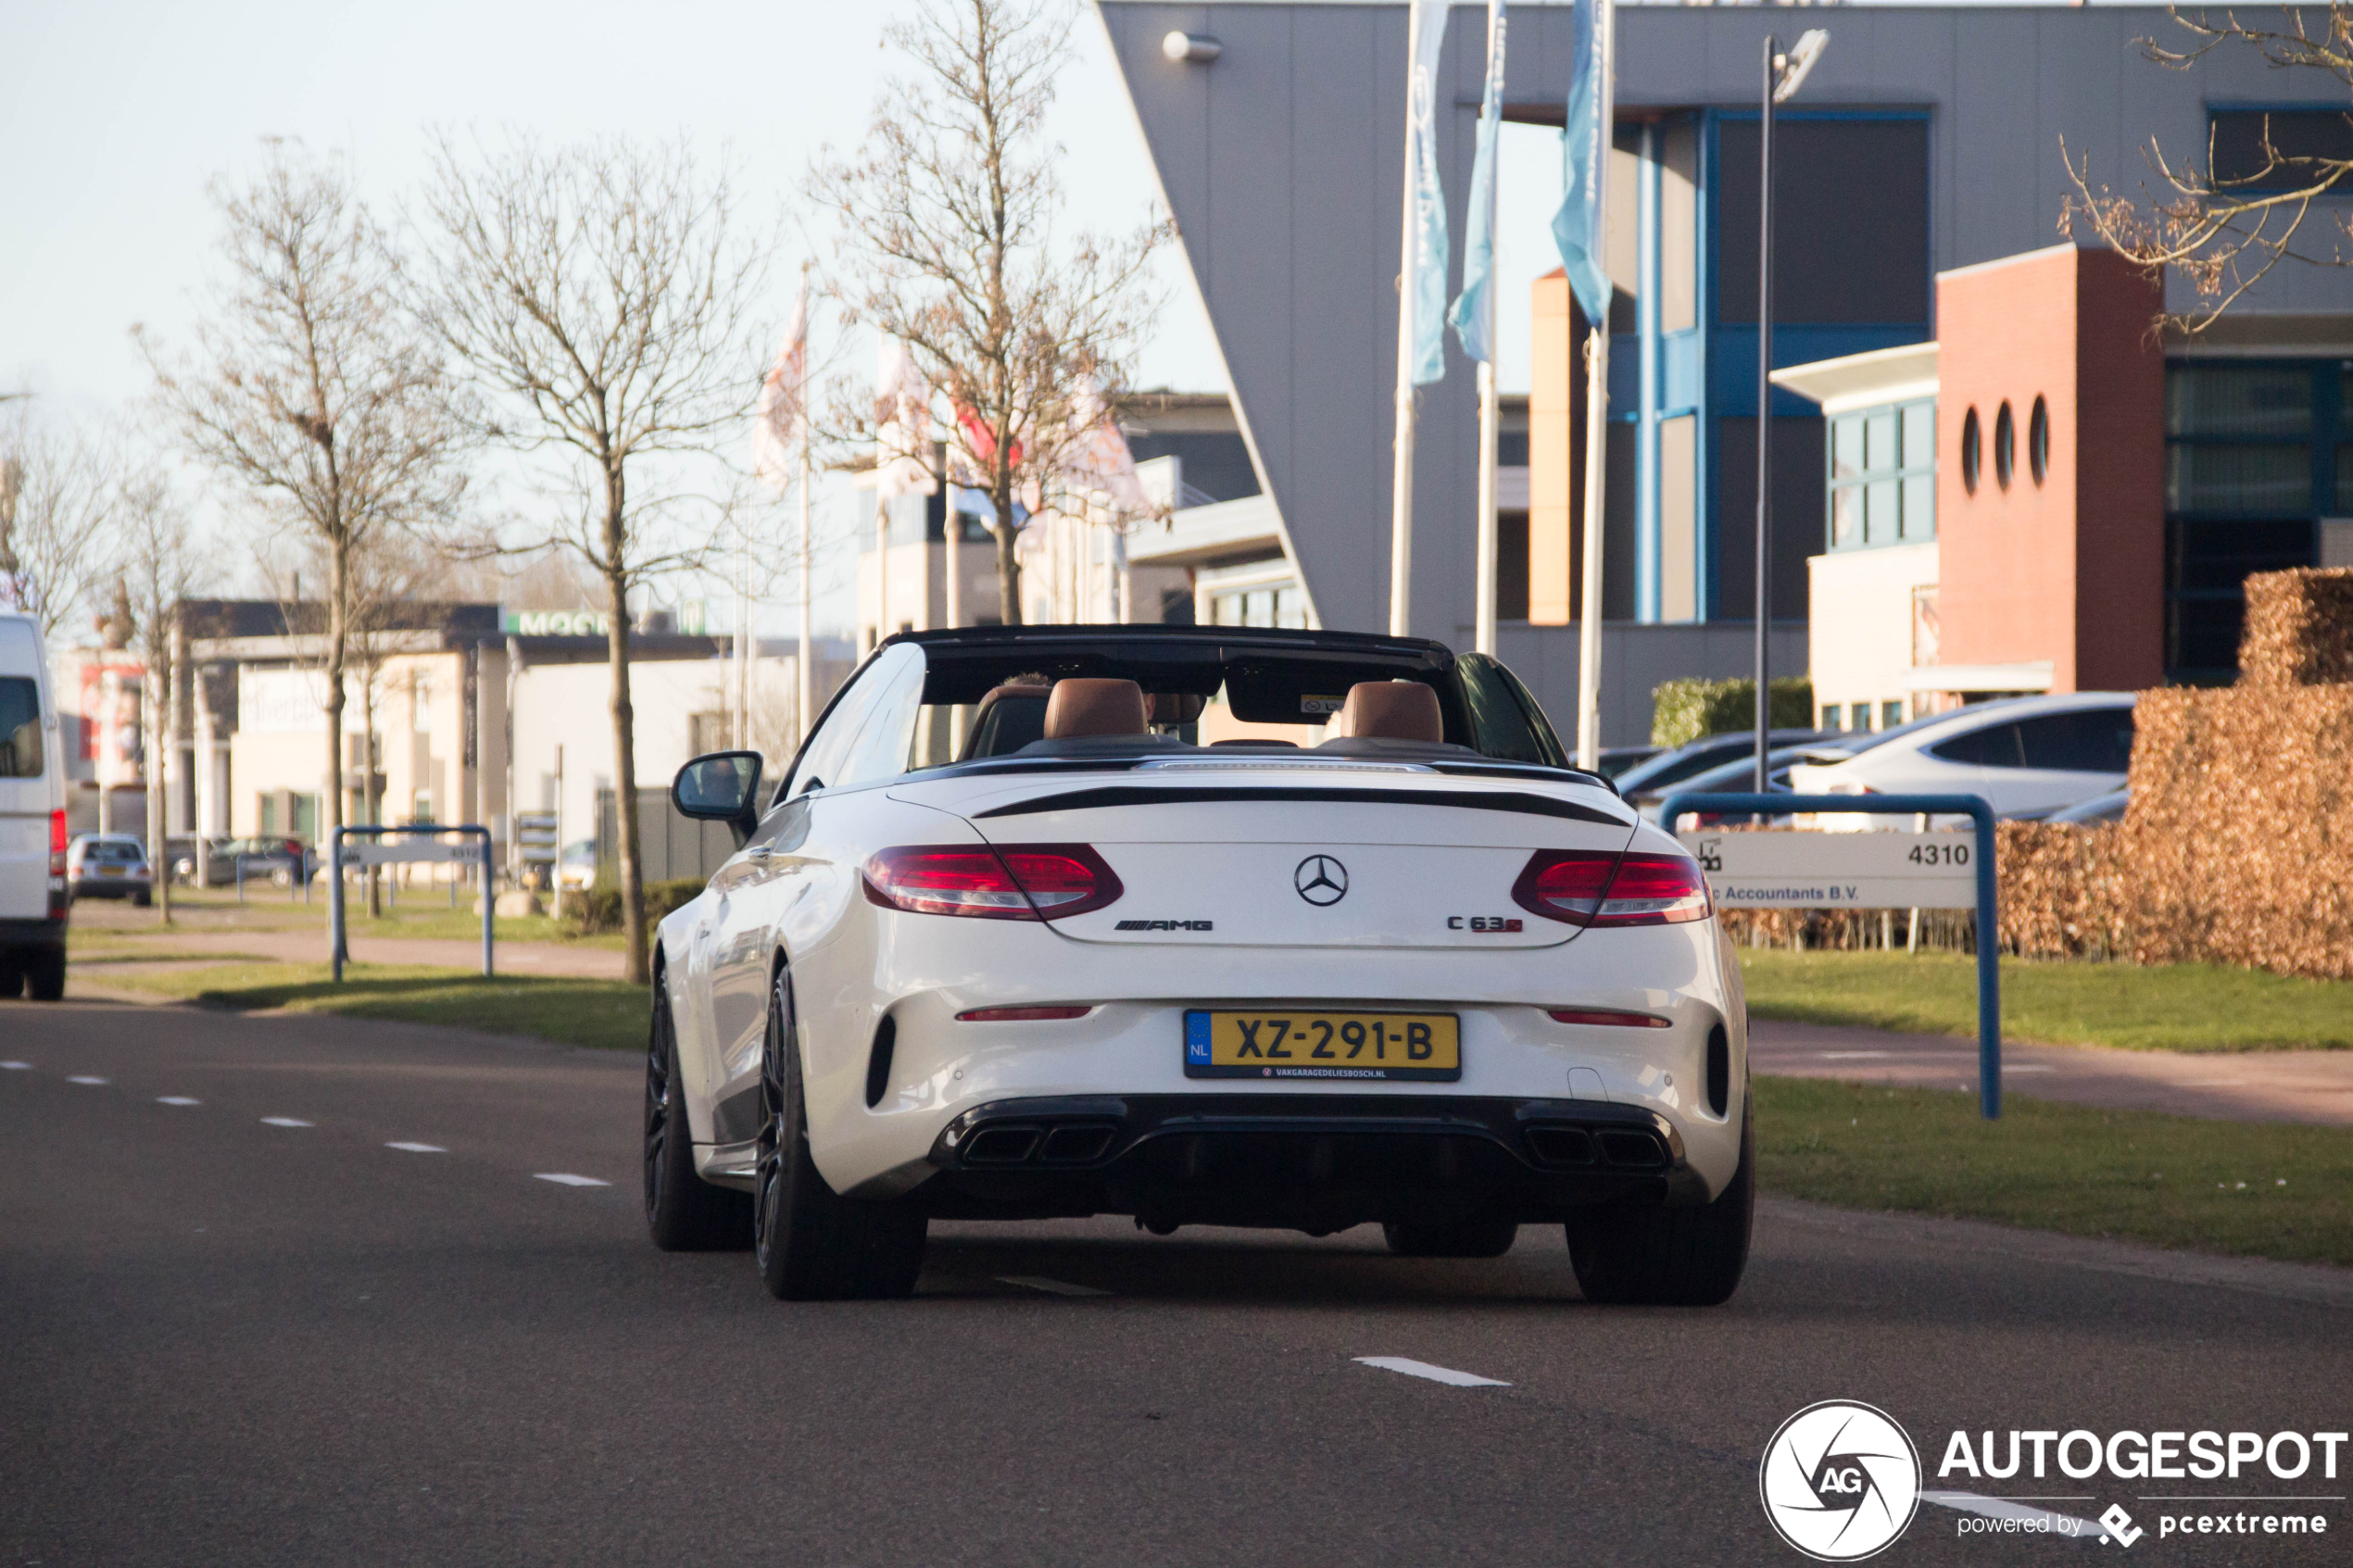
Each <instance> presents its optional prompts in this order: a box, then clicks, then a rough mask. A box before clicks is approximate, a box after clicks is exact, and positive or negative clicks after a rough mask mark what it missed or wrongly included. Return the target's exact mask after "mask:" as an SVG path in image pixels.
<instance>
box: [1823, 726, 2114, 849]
mask: <svg viewBox="0 0 2353 1568" xmlns="http://www.w3.org/2000/svg"><path fill="white" fill-rule="evenodd" d="M2135 700H2136V699H2135V697H2134V696H2133V693H2131V692H2069V693H2065V694H2063V695H2060V696H2031V697H2013V698H2010V699H2008V700H2006V701H2001V702H1987V703H1979V704H1975V705H1973V706H1971V707H1969V708H1964V709H1961V710H1960V711H1959V712H1957V713H1942V714H1937V715H1934V716H1932V717H1931V718H1928V719H1924V720H1915V721H1913V722H1912V723H1910V724H1908V725H1906V726H1904V728H1903V729H1902V730H1901V731H1900V732H1898V731H1889V732H1888V733H1887V734H1884V735H1881V736H1877V737H1873V738H1874V740H1875V742H1876V744H1874V745H1872V746H1868V747H1865V748H1862V749H1860V750H1859V751H1857V752H1856V754H1855V755H1854V756H1851V757H1849V758H1847V759H1845V760H1843V761H1840V762H1831V763H1822V764H1806V765H1801V766H1799V767H1797V768H1795V769H1793V770H1792V771H1791V774H1790V783H1791V784H1792V786H1793V787H1794V788H1795V789H1796V790H1797V792H1798V793H1799V794H1801V795H1896V794H1918V795H1976V796H1982V797H1984V798H1985V800H1986V801H1987V802H1988V803H1989V804H1990V805H1991V806H1992V807H1993V808H1994V815H1995V816H1997V817H2023V816H2035V815H2046V814H2048V813H2050V812H2052V811H2056V810H2058V809H2062V808H2065V807H2069V806H2073V805H2077V804H2079V803H2080V802H2082V801H2086V800H2090V799H2091V798H2093V797H2095V796H2101V795H2108V794H2112V793H2114V792H2115V791H2117V790H2119V789H2121V788H2123V787H2124V778H2125V773H2126V771H2127V770H2128V769H2129V768H2130V767H2131V765H2132V760H2133V704H2134V702H2135ZM1875 824H1876V825H1881V826H1888V825H1894V824H1893V823H1890V822H1887V821H1886V819H1883V818H1882V819H1874V818H1871V817H1868V816H1831V817H1825V818H1824V819H1823V822H1822V825H1823V826H1824V827H1826V828H1834V829H1850V830H1859V829H1866V828H1869V827H1871V826H1873V825H1875Z"/></svg>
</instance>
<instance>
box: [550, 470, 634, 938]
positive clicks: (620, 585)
mask: <svg viewBox="0 0 2353 1568" xmlns="http://www.w3.org/2000/svg"><path fill="white" fill-rule="evenodd" d="M607 494H608V495H610V502H609V504H608V507H607V510H606V513H605V552H606V553H605V561H606V570H605V593H606V596H607V597H608V598H610V600H611V602H612V633H611V635H610V641H609V645H608V646H610V648H611V650H612V784H613V823H614V827H615V828H616V830H617V832H618V836H619V838H620V841H621V842H620V846H619V848H620V853H621V930H622V939H623V947H624V948H625V952H624V954H623V966H624V967H623V971H622V977H623V979H625V980H627V981H628V982H629V983H630V984H631V985H644V984H646V981H647V979H648V971H647V963H646V878H645V872H644V869H643V868H642V867H641V866H640V865H639V864H638V860H637V713H636V709H635V708H634V707H633V706H632V705H631V703H630V700H629V580H628V579H627V578H626V577H624V576H623V575H622V573H621V571H620V570H619V567H620V562H621V560H622V537H621V518H622V512H621V482H620V479H619V478H618V476H616V477H615V478H614V479H612V480H611V481H610V482H609V483H608V486H607ZM556 874H557V875H558V876H559V877H560V876H561V875H562V874H563V871H562V865H561V862H560V861H559V862H558V866H557V873H556Z"/></svg>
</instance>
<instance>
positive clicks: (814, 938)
mask: <svg viewBox="0 0 2353 1568" xmlns="http://www.w3.org/2000/svg"><path fill="white" fill-rule="evenodd" d="M673 799H674V800H675V802H676V804H677V806H678V809H680V810H681V811H683V812H685V813H686V814H687V815H688V816H692V817H699V818H705V819H714V820H719V821H724V822H731V823H733V824H734V825H735V827H736V831H737V833H738V834H739V835H740V837H741V847H740V849H739V850H738V851H737V852H736V854H735V855H734V856H733V857H732V858H731V859H728V860H727V862H726V863H725V864H724V866H723V867H722V868H721V869H720V871H719V872H718V874H717V875H715V876H713V877H712V878H711V885H710V887H709V888H708V889H707V890H706V891H705V892H704V893H703V894H702V895H701V896H700V897H698V898H697V899H696V900H695V901H694V902H693V903H691V904H688V905H687V906H686V907H685V908H684V909H679V910H678V911H676V912H675V913H673V915H671V916H670V917H669V918H668V919H666V920H664V921H663V922H661V931H660V941H659V943H658V945H657V948H656V952H655V965H654V974H653V1024H652V1033H651V1047H650V1049H649V1051H648V1058H647V1073H646V1120H645V1177H646V1214H647V1219H648V1223H649V1224H650V1226H651V1228H652V1232H653V1236H654V1240H655V1242H656V1244H657V1245H659V1246H661V1247H663V1248H708V1247H722V1246H728V1245H740V1241H741V1238H742V1237H743V1236H744V1235H745V1233H747V1232H749V1236H750V1239H751V1242H752V1246H753V1249H754V1252H755V1255H756V1256H757V1258H758V1261H759V1266H760V1272H761V1277H762V1279H763V1280H764V1281H765V1282H766V1284H767V1286H768V1288H769V1289H770V1290H772V1291H773V1292H774V1293H775V1294H776V1295H778V1296H780V1297H786V1298H826V1297H831V1298H839V1297H859V1296H891V1295H904V1294H906V1293H907V1292H908V1291H910V1290H912V1288H913V1286H914V1282H915V1277H916V1274H917V1273H918V1271H919V1270H920V1268H921V1266H922V1261H923V1249H924V1236H925V1225H926V1223H927V1222H928V1221H929V1220H930V1219H931V1218H933V1217H935V1216H937V1217H942V1218H956V1219H983V1220H986V1219H1006V1220H1022V1219H1038V1218H1047V1217H1054V1216H1072V1215H1089V1214H1126V1215H1133V1216H1134V1217H1135V1219H1136V1222H1137V1223H1138V1224H1139V1225H1141V1226H1144V1227H1146V1228H1148V1229H1150V1230H1151V1231H1154V1232H1158V1233H1162V1234H1165V1233H1167V1232H1169V1231H1173V1230H1175V1229H1176V1227H1177V1226H1179V1225H1187V1224H1202V1225H1258V1226H1279V1227H1288V1228H1294V1229H1298V1230H1302V1231H1305V1232H1307V1233H1308V1234H1310V1235H1313V1236H1322V1235H1326V1234H1328V1233H1330V1232H1334V1231H1339V1230H1344V1229H1346V1228H1348V1227H1350V1226H1352V1225H1357V1224H1365V1223H1378V1224H1380V1225H1381V1226H1382V1227H1383V1230H1384V1232H1385V1234H1386V1236H1387V1239H1388V1243H1389V1245H1390V1248H1392V1249H1394V1250H1395V1251H1397V1252H1399V1253H1402V1254H1405V1255H1408V1256H1417V1257H1492V1256H1495V1255H1497V1254H1500V1253H1502V1252H1504V1250H1505V1249H1507V1248H1509V1247H1510V1246H1511V1245H1512V1240H1513V1237H1514V1236H1515V1234H1516V1230H1517V1227H1518V1226H1520V1225H1522V1224H1532V1223H1554V1224H1562V1225H1565V1226H1566V1227H1567V1237H1568V1244H1569V1248H1570V1250H1571V1253H1572V1258H1573V1261H1574V1263H1575V1266H1576V1272H1577V1276H1578V1280H1579V1284H1580V1285H1581V1286H1582V1287H1583V1289H1584V1291H1585V1294H1586V1295H1587V1296H1588V1297H1590V1298H1594V1299H1597V1300H1606V1301H1646V1302H1683V1303H1714V1302H1718V1301H1721V1300H1723V1299H1724V1298H1726V1297H1728V1296H1730V1294H1731V1292H1732V1290H1733V1288H1734V1287H1735V1286H1737V1285H1738V1283H1739V1280H1740V1276H1741V1271H1742V1269H1743V1265H1744V1264H1745V1262H1746V1261H1747V1255H1748V1237H1749V1217H1750V1211H1751V1207H1752V1185H1753V1178H1752V1174H1751V1172H1752V1168H1753V1165H1754V1162H1755V1156H1754V1152H1753V1151H1754V1143H1755V1139H1754V1133H1753V1131H1752V1129H1751V1126H1750V1120H1749V1113H1748V1098H1749V1097H1748V1069H1747V1043H1746V1037H1745V1028H1744V1010H1743V1002H1742V991H1741V979H1740V969H1739V965H1738V963H1737V961H1736V960H1735V959H1734V956H1733V953H1732V951H1731V949H1730V946H1729V944H1728V943H1727V942H1726V940H1725V938H1724V936H1723V935H1722V933H1721V931H1720V930H1719V928H1718V922H1717V921H1716V920H1715V919H1714V909H1713V908H1712V905H1711V902H1710V899H1709V896H1708V890H1707V884H1705V881H1704V880H1702V878H1701V875H1700V871H1699V868H1698V866H1697V865H1696V864H1695V863H1694V862H1693V861H1692V859H1691V858H1690V857H1689V856H1688V855H1686V854H1685V853H1684V852H1683V851H1682V849H1681V848H1680V847H1679V846H1678V845H1677V844H1676V842H1675V840H1673V839H1672V838H1670V837H1667V836H1665V835H1664V834H1660V833H1659V832H1657V831H1656V830H1655V829H1653V828H1650V827H1647V826H1645V825H1643V824H1642V822H1641V821H1640V820H1639V819H1638V818H1637V817H1636V815H1635V813H1634V811H1633V810H1632V809H1630V808H1629V807H1628V806H1627V805H1626V804H1625V803H1624V802H1623V801H1621V800H1620V799H1619V798H1618V797H1617V794H1616V793H1615V792H1614V791H1613V790H1612V789H1611V787H1610V785H1609V784H1608V782H1607V781H1606V780H1604V779H1603V778H1601V777H1600V776H1598V775H1596V774H1592V773H1584V772H1579V771H1577V770H1575V769H1574V768H1572V767H1570V766H1569V765H1568V763H1567V759H1566V758H1565V756H1564V755H1563V753H1562V750H1561V746H1560V743H1559V741H1558V739H1557V738H1556V737H1555V735H1554V732H1553V730H1552V728H1551V726H1550V725H1548V724H1547V723H1546V722H1545V720H1544V716H1543V713H1542V710H1541V709H1540V708H1539V707H1538V705H1537V703H1536V701H1535V699H1534V698H1533V697H1532V696H1530V695H1529V693H1528V692H1527V690H1526V689H1525V688H1524V687H1523V686H1522V685H1521V684H1520V683H1519V682H1518V681H1517V680H1516V678H1515V677H1514V676H1513V675H1512V674H1511V672H1510V671H1508V670H1506V669H1504V666H1503V665H1501V664H1499V663H1497V662H1496V661H1495V660H1493V659H1487V658H1483V657H1481V656H1478V655H1476V654H1462V655H1457V654H1454V653H1452V652H1450V651H1449V650H1448V649H1446V648H1445V647H1444V646H1441V645H1440V644H1437V643H1431V642H1425V641H1420V640H1417V639H1413V638H1404V637H1381V636H1371V635H1360V634H1353V633H1329V632H1283V631H1272V630H1258V629H1254V628H1244V627H1227V626H1202V627H1190V626H1181V627H1180V626H1091V627H1089V626H1078V627H1026V628H1025V627H1014V628H996V627H984V628H973V629H964V630H958V631H952V632H919V633H905V634H902V635H900V636H897V637H893V638H891V639H890V640H889V641H888V642H887V643H885V644H884V645H883V646H881V647H880V648H879V649H877V650H876V651H875V655H874V656H873V657H872V658H870V659H867V661H866V662H865V663H864V664H863V665H862V667H861V668H860V669H859V671H858V672H857V673H856V674H855V675H854V676H853V677H851V679H850V680H849V683H848V684H846V685H845V686H844V687H843V688H842V690H841V692H840V693H839V694H838V695H837V696H836V697H835V698H834V701H833V703H832V704H831V706H830V707H829V708H828V709H826V710H825V713H824V716H823V718H822V719H820V721H818V723H817V726H816V728H815V731H814V733H813V734H812V735H811V736H810V738H809V740H808V743H807V744H806V745H805V746H802V748H801V751H800V754H799V757H797V758H796V759H794V760H793V763H792V765H791V768H790V770H789V771H788V772H787V773H786V776H785V777H784V778H783V780H781V781H780V782H775V783H774V784H763V781H762V778H761V759H760V757H759V756H758V755H757V754H755V753H751V752H728V753H721V754H717V755H713V756H709V757H700V758H697V759H695V760H694V761H692V762H690V763H688V764H687V765H686V768H685V769H684V770H682V771H680V773H679V775H678V779H677V782H676V784H675V785H674V786H673Z"/></svg>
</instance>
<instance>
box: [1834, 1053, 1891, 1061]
mask: <svg viewBox="0 0 2353 1568" xmlns="http://www.w3.org/2000/svg"><path fill="white" fill-rule="evenodd" d="M1894 1054H1895V1053H1894V1051H1824V1052H1823V1053H1822V1060H1824V1061H1860V1060H1863V1059H1864V1058H1865V1057H1881V1056H1894Z"/></svg>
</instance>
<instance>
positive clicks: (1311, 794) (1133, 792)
mask: <svg viewBox="0 0 2353 1568" xmlns="http://www.w3.org/2000/svg"><path fill="white" fill-rule="evenodd" d="M1241 801H1316V802H1320V803H1325V804H1340V805H1359V806H1439V807H1444V808H1448V809H1453V810H1461V811H1510V812H1516V813H1518V814H1520V815H1522V816H1531V817H1559V818H1566V819H1567V820H1568V821H1570V822H1594V823H1597V824H1599V825H1601V826H1603V827H1614V828H1625V829H1629V830H1631V829H1632V828H1634V827H1635V826H1636V825H1637V824H1638V822H1639V819H1634V820H1629V819H1627V818H1624V817H1620V816H1618V815H1617V814H1616V813H1615V812H1609V811H1598V810H1595V809H1593V808H1592V807H1590V806H1579V805H1578V804H1577V803H1576V802H1574V801H1570V800H1559V799H1555V798H1554V797H1551V796H1547V795H1534V794H1530V793H1529V792H1527V791H1525V790H1479V791H1477V792H1472V791H1463V792H1460V793H1457V792H1455V791H1452V790H1441V789H1405V788H1396V787H1377V788H1369V789H1353V788H1349V787H1346V786H1335V785H1328V784H1326V785H1316V784H1165V785H1155V784H1099V785H1097V786H1095V787H1094V788H1091V789H1074V790H1063V791H1061V792H1059V793H1056V794H1051V795H1039V796H1033V797H1030V798H1028V799H1026V800H1013V801H1008V802H1007V803H1006V804H1004V805H1002V806H991V807H989V808H988V809H987V810H985V811H975V812H973V813H972V820H974V821H975V822H979V821H983V820H985V819H987V818H990V817H1026V816H1035V815H1037V814H1038V813H1039V812H1044V811H1091V810H1104V809H1114V808H1117V807H1122V806H1176V805H1195V804H1203V803H1225V802H1241Z"/></svg>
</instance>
